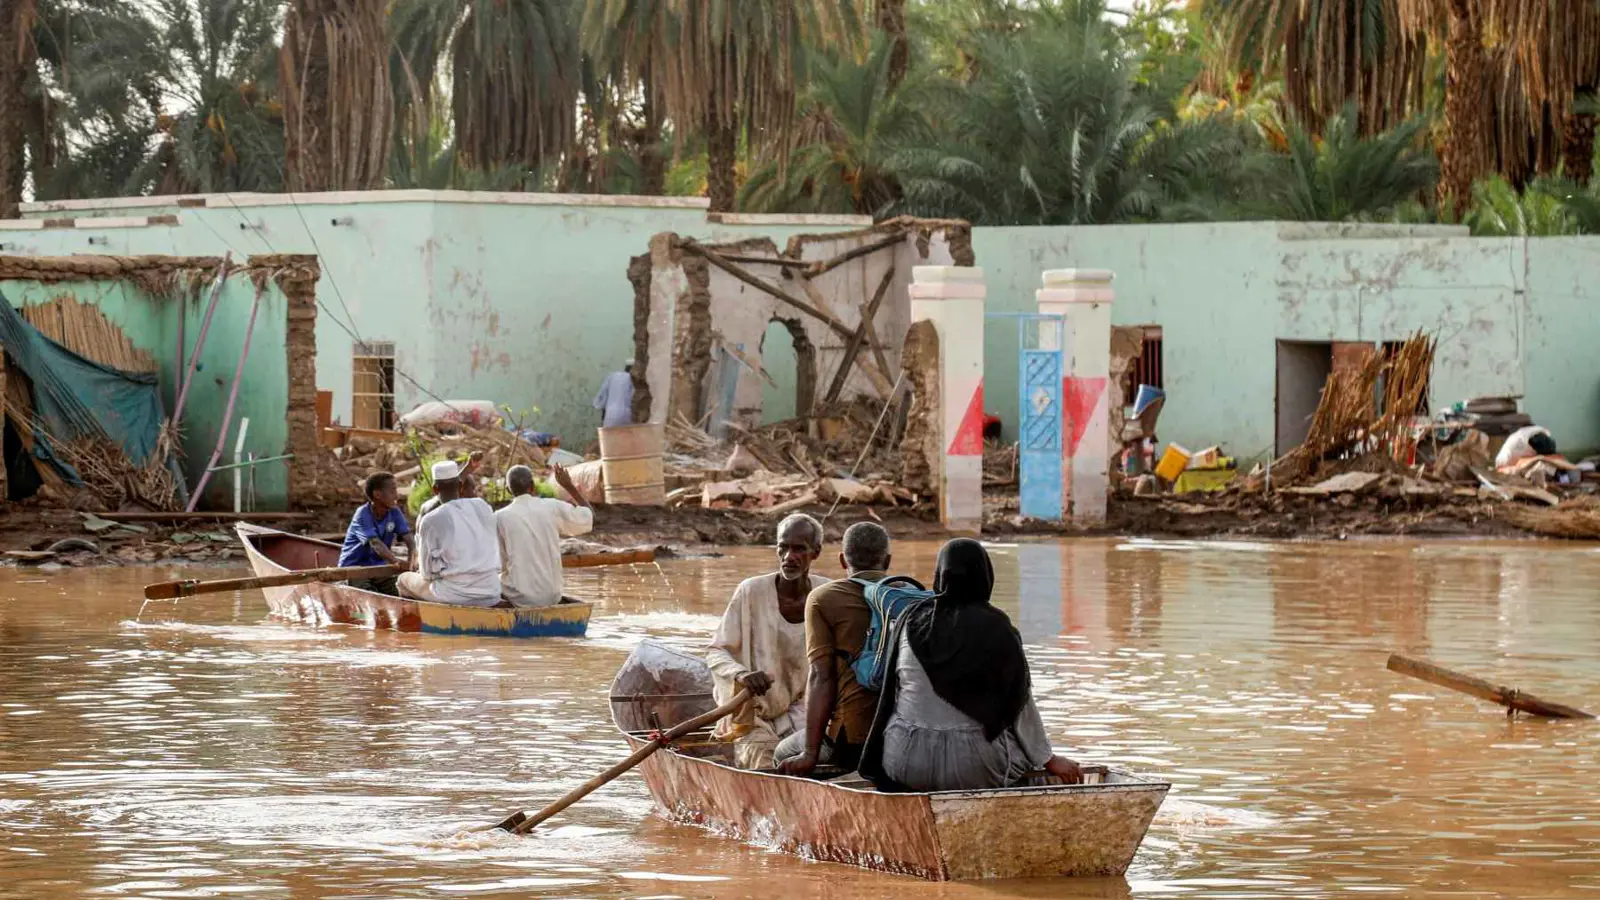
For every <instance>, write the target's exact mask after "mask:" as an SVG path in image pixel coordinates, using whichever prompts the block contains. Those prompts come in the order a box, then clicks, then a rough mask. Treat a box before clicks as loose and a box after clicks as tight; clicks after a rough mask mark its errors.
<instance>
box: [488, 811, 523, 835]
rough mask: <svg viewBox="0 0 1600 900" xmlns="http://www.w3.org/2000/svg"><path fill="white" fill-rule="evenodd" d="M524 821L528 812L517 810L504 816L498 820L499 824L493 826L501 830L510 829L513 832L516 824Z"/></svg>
mask: <svg viewBox="0 0 1600 900" xmlns="http://www.w3.org/2000/svg"><path fill="white" fill-rule="evenodd" d="M526 821H528V814H527V813H525V812H522V811H521V810H518V811H517V812H514V813H512V814H511V815H509V816H506V817H505V818H504V819H502V820H501V821H500V824H498V825H496V826H494V827H496V828H498V829H500V830H501V831H512V832H514V831H516V830H517V826H518V825H521V824H522V823H523V822H526Z"/></svg>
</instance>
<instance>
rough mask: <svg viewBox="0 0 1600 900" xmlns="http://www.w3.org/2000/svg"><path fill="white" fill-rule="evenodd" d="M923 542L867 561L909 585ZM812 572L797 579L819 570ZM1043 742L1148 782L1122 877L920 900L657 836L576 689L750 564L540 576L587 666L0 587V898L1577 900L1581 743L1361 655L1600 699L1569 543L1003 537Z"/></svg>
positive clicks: (713, 843)
mask: <svg viewBox="0 0 1600 900" xmlns="http://www.w3.org/2000/svg"><path fill="white" fill-rule="evenodd" d="M936 549H937V548H936V547H935V546H933V545H916V546H906V545H897V546H896V547H895V566H894V568H895V569H896V570H902V571H910V572H911V573H912V574H915V575H917V576H919V577H923V578H927V577H928V576H929V575H930V572H931V568H932V562H933V553H934V551H935V550H936ZM836 550H837V548H836V547H830V548H829V552H828V554H827V557H828V560H827V562H828V564H827V565H824V566H822V567H821V569H820V571H821V572H822V574H825V575H829V576H837V575H839V574H840V572H839V571H838V569H837V563H836V562H835V561H834V556H835V555H836ZM993 552H994V553H995V563H996V569H997V572H998V576H999V579H1000V584H999V586H998V589H997V594H996V596H997V598H998V602H999V603H1000V605H1001V606H1002V607H1004V608H1005V609H1006V610H1007V611H1008V612H1009V613H1010V614H1011V615H1012V617H1013V620H1014V621H1015V622H1016V623H1017V625H1018V627H1019V628H1020V629H1021V631H1022V634H1023V638H1024V640H1025V641H1026V643H1027V645H1028V652H1029V657H1030V660H1031V662H1032V666H1033V673H1034V691H1035V695H1036V696H1037V697H1038V699H1039V706H1040V708H1041V712H1042V713H1043V715H1044V719H1045V723H1046V726H1047V727H1048V729H1049V731H1050V733H1051V735H1052V737H1053V738H1054V740H1055V744H1056V746H1057V748H1058V750H1060V751H1062V752H1065V753H1067V754H1068V755H1071V756H1073V757H1074V758H1077V759H1079V760H1088V761H1093V762H1100V763H1109V764H1111V765H1113V766H1117V767H1122V768H1127V769H1131V770H1134V771H1137V772H1141V773H1146V774H1151V775H1155V776H1159V777H1161V778H1164V779H1166V780H1169V781H1171V782H1172V783H1173V791H1172V793H1171V795H1170V796H1169V798H1168V800H1167V802H1166V804H1165V806H1164V807H1163V809H1162V812H1161V814H1160V815H1159V816H1158V818H1157V819H1156V823H1155V824H1154V825H1153V826H1152V828H1151V830H1150V833H1149V835H1148V837H1147V838H1146V840H1145V843H1144V846H1143V848H1142V849H1141V850H1140V853H1139V855H1138V857H1137V858H1136V859H1135V861H1134V864H1133V867H1132V868H1131V869H1130V870H1129V872H1128V874H1127V877H1126V879H1112V880H1104V881H1100V880H1097V881H1084V882H1075V881H1046V882H1005V883H998V884H989V885H983V884H972V885H961V884H954V885H929V884H926V883H924V882H919V881H915V880H911V879H907V878H900V877H894V876H887V875H879V874H875V873H871V872H865V871H860V870H856V869H852V868H848V867H844V866H839V865H832V864H818V863H807V862H803V861H801V860H798V859H795V858H792V857H789V856H786V855H781V854H777V853H772V852H768V851H765V850H762V849H760V848H755V847H749V846H743V845H740V844H736V843H732V842H729V841H726V840H722V839H716V838H712V837H710V836H708V835H706V834H705V833H703V832H701V831H698V830H695V829H691V828H684V827H678V826H673V825H669V824H666V823H664V822H662V821H660V820H658V819H655V818H653V817H651V816H650V815H649V812H650V808H651V804H650V799H649V796H648V794H647V793H646V791H645V787H644V783H643V782H642V780H640V779H639V778H638V777H637V776H625V777H624V778H622V779H620V780H619V781H617V782H615V783H613V784H611V785H609V786H607V787H605V788H603V789H602V790H601V791H599V792H598V793H596V794H595V795H593V796H591V797H590V798H588V799H587V800H585V801H583V802H582V803H580V804H578V805H577V806H575V807H573V808H572V809H570V810H568V811H567V812H566V813H564V814H562V815H561V816H559V817H558V818H557V819H556V820H555V821H554V825H555V827H547V828H541V829H540V830H539V831H538V833H536V834H535V835H534V836H531V837H527V838H517V837H512V836H509V835H507V834H505V833H502V832H493V831H491V832H471V831H468V829H469V828H473V827H478V826H484V825H488V824H491V823H493V822H495V821H497V820H498V819H499V818H501V817H502V816H503V815H505V814H506V813H508V812H510V811H512V810H513V809H517V808H537V807H538V806H540V805H542V804H543V803H545V802H548V801H550V800H553V799H555V798H556V797H558V796H560V795H561V794H563V793H565V792H566V791H567V790H570V789H571V788H573V787H575V786H577V785H578V784H579V783H581V782H582V781H584V780H585V779H587V778H588V777H590V776H591V775H593V774H595V773H596V772H598V771H599V770H600V769H602V768H604V767H605V766H607V765H609V764H610V763H611V762H614V761H615V760H617V759H620V758H621V757H623V756H625V755H626V749H625V748H624V746H623V744H622V742H621V741H620V739H619V738H618V737H617V736H616V733H615V731H614V730H612V728H611V726H610V718H609V710H608V708H607V703H606V696H607V688H608V686H609V682H610V679H611V676H612V674H613V673H614V672H615V670H616V668H617V666H618V665H619V664H620V663H621V662H622V660H623V658H624V656H625V655H626V653H627V651H628V650H629V649H630V648H631V647H632V646H633V645H634V644H636V643H637V642H638V641H639V640H640V639H642V638H644V637H647V636H650V637H656V638H660V639H662V640H666V641H669V642H672V643H675V644H679V645H682V646H686V647H698V646H700V645H701V644H702V643H703V642H704V640H705V638H706V636H707V635H709V633H710V632H711V630H712V628H713V627H714V626H715V623H716V616H717V615H718V614H720V612H721V611H722V608H723V606H724V605H725V604H726V602H727V597H728V594H729V592H730V591H731V590H732V588H733V586H734V585H735V584H736V583H737V582H738V581H739V580H740V579H741V578H743V577H745V576H747V575H750V574H754V573H755V572H757V571H761V570H762V568H764V567H770V558H769V556H768V555H767V554H766V553H764V552H759V551H743V550H741V551H737V552H735V553H733V554H732V555H730V556H727V557H724V558H720V559H713V560H678V561H671V562H665V563H663V564H662V565H661V567H660V570H659V571H658V570H657V569H656V567H653V566H641V567H636V568H632V569H622V570H595V569H590V570H579V571H575V572H573V573H569V584H568V592H569V593H571V594H573V595H575V596H579V597H582V598H585V599H594V600H598V601H599V604H600V607H599V609H597V611H596V613H595V618H594V620H593V622H592V623H591V625H590V629H589V637H588V638H587V639H585V640H560V639H550V640H522V641H519V640H512V639H490V638H484V639H471V638H450V637H437V636H428V635H416V634H396V633H390V632H378V633H373V632H368V631H362V630H357V629H354V628H347V627H332V628H326V629H316V628H310V627H302V626H291V625H286V624H282V623H278V622H275V621H273V620H270V619H267V618H266V604H265V601H264V600H263V598H262V597H261V595H260V593H259V592H257V591H251V592H246V593H244V594H240V595H216V596H211V597H196V598H191V599H186V600H183V601H180V602H179V603H178V604H177V605H174V604H170V603H159V604H158V603H151V604H149V605H148V606H145V607H144V608H143V609H142V610H141V605H142V601H141V600H140V599H139V598H140V591H141V588H142V586H143V585H144V584H145V583H146V582H148V581H155V580H164V579H169V578H174V577H225V576H226V575H227V574H230V572H229V570H223V569H206V570H200V572H201V574H199V575H196V574H195V570H177V569H172V568H159V569H105V570H61V571H53V572H51V571H41V570H38V569H3V570H0V897H7V898H10V897H18V898H23V897H26V898H50V897H78V896H123V897H136V896H137V897H212V896H233V895H238V896H245V897H263V898H266V897H296V898H300V897H369V898H378V897H447V896H478V897H494V896H561V897H571V896H583V897H622V896H628V897H640V896H644V897H746V896H761V897H767V898H778V897H830V898H833V897H898V896H904V897H912V896H918V897H922V896H935V897H996V896H1007V895H1015V896H1040V897H1044V896H1050V897H1074V896H1082V897H1124V896H1134V897H1146V896H1176V895H1179V894H1182V895H1185V896H1205V897H1269V896H1297V897H1311V896H1328V895H1334V894H1341V895H1348V894H1350V893H1353V892H1366V893H1393V894H1419V893H1422V892H1423V891H1428V892H1430V893H1437V894H1441V895H1444V894H1448V895H1450V896H1455V897H1489V896H1526V897H1556V896H1595V895H1596V892H1600V799H1597V796H1596V791H1595V785H1596V784H1597V782H1600V725H1595V724H1593V723H1584V722H1545V721H1537V720H1526V719H1517V720H1515V721H1511V720H1508V719H1507V718H1506V717H1505V715H1504V714H1503V713H1502V712H1500V711H1498V709H1497V708H1495V707H1491V706H1489V705H1487V704H1483V703H1480V702H1477V701H1474V700H1472V699H1470V698H1467V697H1465V696H1461V695H1457V694H1452V693H1450V692H1447V691H1444V690H1443V689H1438V688H1433V687H1431V686H1429V685H1426V684H1423V683H1421V682H1418V681H1413V680H1410V679H1406V678H1402V677H1400V676H1398V675H1394V674H1392V673H1390V672H1388V671H1386V670H1385V669H1384V661H1385V658H1386V656H1387V654H1388V653H1389V652H1390V651H1393V650H1398V651H1401V652H1406V653H1409V654H1412V655H1416V656H1422V657H1425V658H1428V659H1430V660H1432V661H1434V662H1437V663H1440V664H1441V665H1446V666H1450V667H1453V668H1456V669H1460V670H1464V671H1467V672H1470V673H1472V674H1475V675H1478V676H1480V677H1484V678H1488V679H1490V680H1496V681H1503V682H1506V683H1510V684H1516V685H1518V686H1520V687H1523V688H1525V689H1527V690H1530V691H1533V692H1535V693H1538V694H1540V695H1541V696H1543V697H1546V698H1549V699H1553V700H1558V701H1563V702H1566V703H1569V704H1572V705H1575V706H1580V707H1587V708H1589V709H1591V710H1593V709H1595V708H1596V707H1600V656H1597V653H1596V648H1597V646H1600V603H1597V601H1596V598H1595V585H1596V584H1600V550H1596V549H1594V548H1591V547H1585V546H1581V545H1561V544H1545V543H1517V544H1489V543H1467V544H1462V543H1400V542H1385V543H1360V542H1351V543H1343V544H1276V545H1269V544H1238V543H1234V544H1185V543H1172V542H1165V543H1164V542H1144V541H1139V542H1118V541H1098V540H1097V541H1078V542H1070V543H1065V544H1039V545H1022V546H1013V545H997V546H996V548H995V549H994V551H993Z"/></svg>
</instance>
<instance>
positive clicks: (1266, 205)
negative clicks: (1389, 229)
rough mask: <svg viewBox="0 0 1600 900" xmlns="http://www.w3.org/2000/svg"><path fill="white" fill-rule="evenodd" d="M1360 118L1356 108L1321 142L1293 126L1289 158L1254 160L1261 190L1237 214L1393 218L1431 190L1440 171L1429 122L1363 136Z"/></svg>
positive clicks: (1326, 130) (1335, 120)
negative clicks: (1430, 142) (1428, 141)
mask: <svg viewBox="0 0 1600 900" xmlns="http://www.w3.org/2000/svg"><path fill="white" fill-rule="evenodd" d="M1358 117H1359V112H1358V110H1357V107H1356V105H1355V104H1354V103H1351V104H1350V105H1348V106H1346V107H1345V109H1344V110H1343V111H1342V112H1340V113H1338V114H1336V115H1334V116H1333V117H1332V118H1330V119H1328V120H1327V121H1326V122H1325V123H1324V125H1323V128H1322V136H1321V137H1320V138H1318V137H1317V136H1316V135H1315V134H1313V133H1312V131H1311V129H1310V128H1308V127H1306V126H1305V125H1303V124H1301V123H1298V122H1291V124H1290V125H1289V129H1288V134H1287V140H1288V152H1287V153H1274V154H1270V155H1267V156H1263V157H1258V158H1257V159H1256V160H1253V161H1252V168H1254V169H1255V170H1256V172H1257V177H1256V178H1254V179H1252V182H1253V184H1254V185H1255V186H1256V188H1255V191H1254V195H1253V196H1252V197H1249V198H1247V199H1245V200H1244V201H1243V202H1242V203H1241V204H1240V205H1239V209H1240V211H1241V212H1243V213H1245V214H1246V215H1248V216H1250V217H1251V218H1263V219H1282V220H1290V221H1302V222H1342V221H1347V220H1364V221H1371V220H1380V219H1390V218H1393V217H1394V214H1395V212H1396V210H1397V209H1398V208H1399V207H1401V206H1402V205H1403V204H1405V203H1406V202H1407V201H1413V200H1415V199H1416V198H1417V197H1418V196H1420V195H1422V194H1423V193H1425V192H1427V191H1428V190H1430V189H1431V188H1432V187H1433V186H1434V183H1435V180H1436V179H1437V178H1438V175H1439V165H1438V162H1437V161H1436V160H1435V159H1434V156H1433V152H1432V151H1431V150H1430V149H1428V147H1427V144H1426V141H1425V139H1424V136H1425V134H1426V132H1427V127H1428V124H1427V120H1425V119H1423V118H1415V119H1412V120H1410V121H1408V122H1403V123H1401V124H1400V125H1398V126H1396V127H1395V128H1392V129H1390V130H1388V131H1385V132H1382V133H1380V134H1376V135H1370V136H1365V135H1362V134H1361V131H1360V129H1359V127H1358V126H1357V119H1358Z"/></svg>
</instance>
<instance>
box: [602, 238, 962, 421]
mask: <svg viewBox="0 0 1600 900" xmlns="http://www.w3.org/2000/svg"><path fill="white" fill-rule="evenodd" d="M971 264H972V240H971V230H970V228H969V227H968V226H967V224H966V223H964V222H953V221H934V220H919V219H910V218H902V219H894V220H891V221H888V222H883V223H880V224H878V225H873V226H871V227H868V228H863V229H858V230H852V231H842V232H835V233H831V234H801V235H796V236H794V237H791V238H790V239H789V240H788V241H787V243H786V244H785V246H784V248H783V249H782V251H780V250H779V249H778V247H777V244H776V243H775V242H774V241H773V240H771V239H770V238H765V237H761V238H751V239H747V240H741V241H737V242H726V243H717V242H701V241H697V240H695V239H694V238H692V237H685V236H683V235H679V234H676V233H673V232H664V233H661V234H658V235H656V236H655V237H653V238H652V239H651V241H650V252H649V253H647V254H643V255H640V256H637V257H635V258H634V259H633V260H632V262H631V263H630V265H629V268H628V273H629V280H630V281H631V282H632V284H633V287H634V356H635V359H636V361H637V366H636V372H637V374H636V376H635V385H636V389H635V394H634V418H635V419H636V420H639V421H651V422H666V421H669V420H676V421H681V422H687V423H692V424H694V425H696V426H697V427H701V428H703V429H705V430H707V431H708V432H710V433H711V434H714V435H718V436H721V435H724V434H725V433H726V431H727V428H728V426H729V425H730V424H732V425H737V426H742V427H744V428H752V427H755V426H757V425H760V424H762V423H763V422H770V421H774V420H777V419H783V418H800V419H806V418H812V417H816V416H819V415H824V414H826V412H827V411H828V410H829V409H830V408H832V407H836V406H837V405H839V404H840V403H848V402H849V401H852V400H854V399H856V398H859V397H865V398H869V399H871V400H874V401H876V402H878V403H884V402H889V401H891V400H896V399H898V398H897V397H896V396H895V395H896V393H897V392H896V387H897V385H898V384H899V383H900V382H901V381H902V379H901V376H900V370H901V352H902V347H903V344H904V340H905V335H906V330H907V329H908V328H909V327H910V326H911V305H910V300H909V295H908V293H907V285H909V284H910V282H911V270H912V268H913V267H915V266H946V265H971ZM775 360H781V361H782V362H783V363H786V365H781V366H780V365H775V364H774V361H775ZM774 389H776V390H774ZM771 399H776V401H777V402H776V403H775V404H773V406H774V407H775V408H773V409H767V408H766V406H767V401H768V400H771Z"/></svg>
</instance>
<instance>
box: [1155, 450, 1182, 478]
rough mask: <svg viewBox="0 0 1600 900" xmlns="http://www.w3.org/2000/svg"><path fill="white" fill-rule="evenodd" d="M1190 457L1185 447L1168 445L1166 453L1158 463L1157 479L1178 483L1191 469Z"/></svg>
mask: <svg viewBox="0 0 1600 900" xmlns="http://www.w3.org/2000/svg"><path fill="white" fill-rule="evenodd" d="M1189 455H1190V454H1189V451H1188V450H1185V449H1184V448H1183V447H1180V446H1179V445H1177V444H1168V445H1167V450H1166V452H1165V453H1162V454H1161V462H1158V463H1156V477H1157V478H1159V479H1161V480H1162V481H1167V482H1172V481H1177V480H1178V476H1179V475H1182V474H1183V470H1184V469H1187V468H1188V467H1189Z"/></svg>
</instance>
